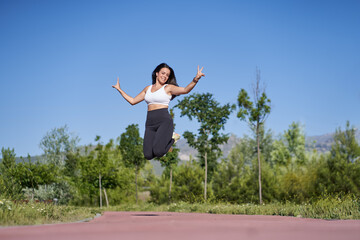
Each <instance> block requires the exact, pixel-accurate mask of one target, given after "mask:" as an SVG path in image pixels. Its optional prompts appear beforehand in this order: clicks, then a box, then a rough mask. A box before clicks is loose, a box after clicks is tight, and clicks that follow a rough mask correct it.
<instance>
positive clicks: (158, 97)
mask: <svg viewBox="0 0 360 240" xmlns="http://www.w3.org/2000/svg"><path fill="white" fill-rule="evenodd" d="M202 70H203V67H202V68H201V69H199V66H198V71H197V74H196V76H195V77H194V79H193V80H192V81H191V82H190V83H189V85H187V86H186V87H179V86H178V84H177V82H176V78H175V73H174V70H173V69H172V68H171V67H170V66H168V65H167V64H166V63H161V64H160V65H159V66H157V67H156V68H155V70H154V71H153V73H152V85H150V86H147V87H145V88H144V89H143V90H142V91H141V92H140V93H139V94H138V95H137V96H136V97H134V98H132V97H130V96H129V95H127V94H126V93H125V92H124V90H122V89H121V88H120V84H119V78H118V79H117V83H116V85H113V86H112V87H113V88H115V89H116V90H118V91H119V93H120V94H121V96H123V97H124V98H125V100H126V101H128V102H129V103H130V104H131V105H135V104H138V103H139V102H141V101H143V100H145V102H146V103H147V104H148V112H147V118H146V124H145V127H146V128H145V136H144V145H143V150H144V156H145V158H146V159H148V160H150V159H153V158H155V157H162V156H164V155H165V154H166V153H167V152H168V151H169V150H170V149H171V146H172V145H173V144H174V143H175V142H176V141H177V140H178V139H179V138H180V135H179V134H177V133H173V131H174V124H173V120H172V118H171V116H170V114H169V112H168V106H169V102H170V100H173V99H174V98H175V97H176V96H178V95H181V94H187V93H189V92H190V91H191V90H192V89H193V88H194V87H195V85H196V84H197V82H198V81H199V80H200V78H201V77H203V76H205V74H203V73H202ZM170 151H171V150H170Z"/></svg>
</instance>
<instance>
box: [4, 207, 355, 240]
mask: <svg viewBox="0 0 360 240" xmlns="http://www.w3.org/2000/svg"><path fill="white" fill-rule="evenodd" d="M0 239H1V240H12V239H34V240H35V239H36V240H45V239H46V240H57V239H59V240H60V239H61V240H72V239H74V240H80V239H81V240H82V239H83V240H107V239H126V240H133V239H137V240H163V239H164V240H165V239H166V240H178V239H181V240H190V239H196V240H202V239H204V240H212V239H216V240H231V239H237V240H238V239H266V240H275V239H276V240H281V239H290V240H297V239H301V240H310V239H316V240H322V239H323V240H331V239H340V240H341V239H347V240H348V239H356V240H359V239H360V220H331V221H327V220H319V219H305V218H295V217H281V216H249V215H222V214H201V213H173V212H171V213H170V212H105V213H104V215H103V216H101V217H98V218H96V219H94V220H92V221H90V222H83V223H66V224H53V225H38V226H20V227H5V228H0Z"/></svg>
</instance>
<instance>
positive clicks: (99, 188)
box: [99, 173, 102, 208]
mask: <svg viewBox="0 0 360 240" xmlns="http://www.w3.org/2000/svg"><path fill="white" fill-rule="evenodd" d="M99 192H100V208H102V194H101V174H100V173H99Z"/></svg>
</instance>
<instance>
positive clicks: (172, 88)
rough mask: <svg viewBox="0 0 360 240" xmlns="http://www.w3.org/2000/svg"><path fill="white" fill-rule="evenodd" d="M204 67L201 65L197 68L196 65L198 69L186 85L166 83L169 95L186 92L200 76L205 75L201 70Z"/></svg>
mask: <svg viewBox="0 0 360 240" xmlns="http://www.w3.org/2000/svg"><path fill="white" fill-rule="evenodd" d="M203 69H204V67H202V68H201V69H199V66H198V70H197V74H196V76H195V77H194V79H193V80H192V81H191V82H190V83H189V85H187V86H186V87H177V86H175V85H168V86H170V89H169V90H170V93H171V95H181V94H188V93H189V92H190V91H191V90H192V89H193V88H194V87H195V85H196V84H197V83H198V81H199V80H200V78H201V77H205V74H204V73H202V70H203Z"/></svg>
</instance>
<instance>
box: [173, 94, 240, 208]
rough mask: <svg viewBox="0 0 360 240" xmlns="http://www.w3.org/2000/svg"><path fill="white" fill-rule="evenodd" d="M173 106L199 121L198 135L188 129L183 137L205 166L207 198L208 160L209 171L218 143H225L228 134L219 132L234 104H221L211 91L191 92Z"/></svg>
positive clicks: (216, 154)
mask: <svg viewBox="0 0 360 240" xmlns="http://www.w3.org/2000/svg"><path fill="white" fill-rule="evenodd" d="M175 107H178V108H179V109H181V115H180V117H182V116H187V117H188V118H189V119H190V120H192V119H193V118H196V120H197V121H198V122H199V123H200V127H199V129H198V135H196V134H193V133H191V132H189V131H186V132H184V138H185V139H186V140H187V142H188V144H189V145H190V146H191V147H193V148H195V149H197V150H198V152H199V157H200V160H201V162H202V165H203V167H204V168H205V187H204V199H205V201H206V198H207V193H206V191H207V182H208V160H210V164H209V166H211V167H212V169H211V172H212V171H213V170H214V169H215V167H216V160H217V159H218V158H219V157H220V156H221V149H220V147H219V145H220V144H223V143H226V142H227V140H228V138H229V137H228V136H227V135H225V134H223V133H220V130H221V129H224V126H225V123H226V121H227V119H228V118H229V115H230V113H231V112H232V111H233V110H234V108H235V105H230V104H225V105H224V106H221V105H220V104H219V103H218V102H217V101H216V100H215V99H214V98H213V95H212V94H211V93H206V94H192V95H190V96H187V97H185V98H184V99H183V100H182V101H180V102H179V103H178V104H177V105H176V106H175Z"/></svg>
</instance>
